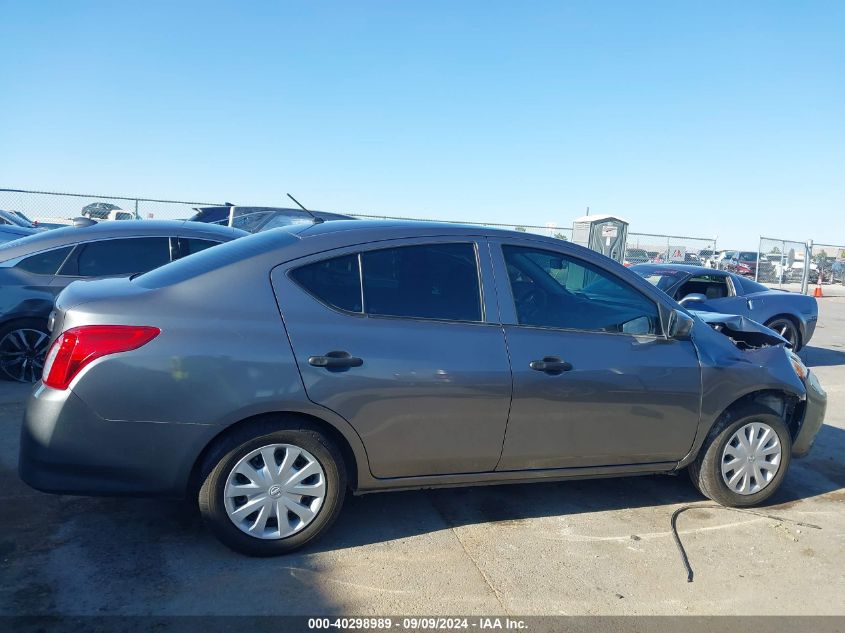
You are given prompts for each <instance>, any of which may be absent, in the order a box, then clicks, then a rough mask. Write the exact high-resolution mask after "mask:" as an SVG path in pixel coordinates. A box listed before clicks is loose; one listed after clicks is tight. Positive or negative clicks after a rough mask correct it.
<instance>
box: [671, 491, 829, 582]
mask: <svg viewBox="0 0 845 633" xmlns="http://www.w3.org/2000/svg"><path fill="white" fill-rule="evenodd" d="M703 508H708V509H713V510H730V511H731V512H741V513H742V514H753V515H754V516H758V517H763V518H764V519H772V520H773V521H778V522H780V523H794V524H795V525H800V526H802V527H808V528H813V529H814V530H821V529H822V528H821V526H819V525H814V524H812V523H804V522H803V521H795V520H793V519H784V518H783V517H776V516H773V515H771V514H765V513H763V512H757V511H755V510H745V509H744V508H729V507H727V506H720V505H717V504H715V503H712V504H705V505H688V506H681V507H680V508H678V509H677V510H675V511H674V512H673V513H672V521H671V523H672V538H674V539H675V545H677V546H678V552H680V554H681V561H682V562H683V563H684V567H685V568H686V570H687V582H692V578H693V571H692V565H690V562H689V557H688V556H687V552H686V550H685V549H684V545H683V543H681V536H680V535H679V534H678V516H679V515H680V514H681V513H682V512H685V511H687V510H696V509H703Z"/></svg>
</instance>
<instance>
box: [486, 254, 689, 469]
mask: <svg viewBox="0 0 845 633" xmlns="http://www.w3.org/2000/svg"><path fill="white" fill-rule="evenodd" d="M493 252H494V261H495V262H496V280H497V284H498V288H499V296H500V298H501V301H500V307H501V314H502V321H503V323H505V326H504V327H505V333H506V336H507V341H508V349H509V350H510V355H511V361H512V368H513V380H514V392H513V402H512V404H511V412H510V418H509V421H508V429H507V436H506V439H505V445H504V450H503V452H502V459H501V462H500V464H499V466H498V470H517V469H541V468H565V467H586V466H612V465H622V464H646V463H657V462H671V461H675V460H678V459H680V458H681V457H683V456H684V455H685V454H686V453H687V451H688V450H689V448H690V446H691V445H692V442H693V439H694V437H695V432H696V429H697V426H698V421H699V410H700V397H701V375H700V367H699V362H698V355H697V352H696V350H695V347H694V345H693V344H692V342H691V341H675V340H669V339H667V338H666V337H664V336H663V334H662V329H661V323H660V318H659V312H658V307H657V304H656V303H655V301H654V300H653V299H652V298H649V297H648V296H646V295H645V294H644V293H643V292H642V291H641V290H639V289H638V288H635V287H634V286H633V285H632V284H631V283H629V282H628V281H626V280H624V279H622V278H620V277H619V276H617V275H615V274H613V273H610V272H608V271H607V270H606V269H604V268H602V267H600V266H598V265H596V264H595V263H591V262H588V261H585V260H582V259H580V258H578V257H575V256H572V255H569V254H567V253H565V252H563V251H555V250H553V249H551V248H549V246H548V245H547V244H545V243H543V244H539V245H538V244H537V243H535V242H531V241H526V242H516V241H513V242H510V243H508V242H504V243H501V250H499V251H498V252H496V248H494V249H493Z"/></svg>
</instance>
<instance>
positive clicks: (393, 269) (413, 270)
mask: <svg viewBox="0 0 845 633" xmlns="http://www.w3.org/2000/svg"><path fill="white" fill-rule="evenodd" d="M361 266H362V276H363V280H364V304H365V306H366V311H367V314H376V315H383V316H402V317H416V318H423V319H446V320H450V321H480V320H481V292H480V289H479V282H478V265H477V264H476V259H475V248H474V247H473V245H472V244H427V245H424V246H402V247H399V248H389V249H384V250H378V251H369V252H366V253H362V254H361Z"/></svg>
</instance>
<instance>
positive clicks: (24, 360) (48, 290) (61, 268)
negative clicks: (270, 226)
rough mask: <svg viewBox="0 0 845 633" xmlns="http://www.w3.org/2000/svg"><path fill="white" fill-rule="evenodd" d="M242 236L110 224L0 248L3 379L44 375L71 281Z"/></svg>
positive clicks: (182, 225) (200, 228)
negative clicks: (56, 306) (55, 320)
mask: <svg viewBox="0 0 845 633" xmlns="http://www.w3.org/2000/svg"><path fill="white" fill-rule="evenodd" d="M89 222H90V221H89ZM24 230H26V231H28V232H29V233H32V232H33V231H31V230H30V229H24ZM242 235H246V233H244V232H243V231H239V230H237V229H230V228H226V227H220V226H209V225H207V224H194V223H191V222H175V221H159V222H154V221H152V220H148V221H144V222H104V223H102V224H96V223H93V224H91V225H90V226H84V227H76V226H69V227H65V228H62V229H55V230H52V231H46V232H41V233H36V234H34V235H30V236H29V237H24V238H23V239H19V240H16V241H15V242H10V243H9V244H6V245H4V246H2V247H0V377H2V378H6V379H11V380H19V381H22V382H33V381H36V380H38V379H39V378H40V377H41V368H42V367H43V364H44V354H45V353H46V351H47V345H48V343H49V331H48V329H47V318H48V316H49V314H50V311H51V310H52V309H53V301H54V299H55V297H56V295H57V294H59V292H60V291H61V290H62V288H64V287H65V286H67V285H68V284H69V283H71V282H72V281H75V280H77V279H92V278H97V277H114V276H120V275H130V274H133V273H137V272H146V271H148V270H151V269H153V268H156V267H157V266H161V265H162V264H166V263H167V262H170V261H172V260H174V259H179V258H180V257H184V256H185V255H188V254H190V253H194V252H198V251H200V250H202V249H204V248H207V247H209V246H214V245H215V244H220V243H222V242H228V241H229V240H232V239H234V238H236V237H240V236H242Z"/></svg>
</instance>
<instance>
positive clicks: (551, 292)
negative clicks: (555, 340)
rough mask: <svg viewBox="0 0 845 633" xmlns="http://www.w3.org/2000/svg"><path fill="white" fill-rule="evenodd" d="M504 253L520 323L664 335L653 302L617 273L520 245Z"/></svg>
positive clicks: (505, 247) (509, 248) (504, 248)
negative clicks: (612, 273)
mask: <svg viewBox="0 0 845 633" xmlns="http://www.w3.org/2000/svg"><path fill="white" fill-rule="evenodd" d="M503 250H504V254H505V263H506V265H507V270H508V277H509V279H510V285H511V290H512V292H513V299H514V304H515V306H516V313H517V318H518V320H519V323H520V324H521V325H538V326H545V327H556V328H564V329H576V330H591V331H598V332H617V333H625V334H658V333H659V332H660V325H659V324H660V320H659V318H658V315H657V307H656V306H655V305H654V303H652V302H651V301H650V300H649V299H647V298H646V297H645V296H643V295H642V294H640V293H639V292H638V291H637V290H635V289H634V288H632V287H631V286H629V285H628V284H626V283H625V282H623V281H622V280H620V279H618V278H616V277H615V276H614V275H611V274H609V273H606V272H604V271H602V270H600V269H599V268H596V267H594V266H592V265H590V264H587V263H585V262H581V261H578V260H574V259H570V258H568V257H565V256H563V255H561V254H559V253H555V252H551V251H541V250H534V249H530V248H523V247H517V246H504V247H503Z"/></svg>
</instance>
